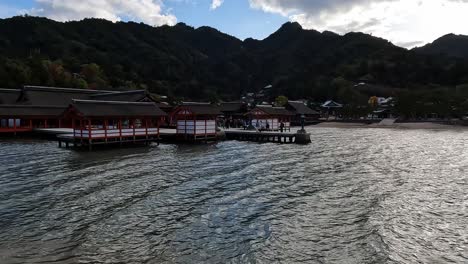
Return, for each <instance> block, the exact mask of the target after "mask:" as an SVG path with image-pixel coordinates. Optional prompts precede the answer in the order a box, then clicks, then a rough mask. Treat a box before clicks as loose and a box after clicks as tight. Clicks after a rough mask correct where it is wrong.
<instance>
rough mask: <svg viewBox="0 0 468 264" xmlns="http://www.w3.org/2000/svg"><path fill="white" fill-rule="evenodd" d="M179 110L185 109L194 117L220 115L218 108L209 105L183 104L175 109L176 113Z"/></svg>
mask: <svg viewBox="0 0 468 264" xmlns="http://www.w3.org/2000/svg"><path fill="white" fill-rule="evenodd" d="M180 109H186V110H189V111H190V112H192V113H193V114H195V115H207V116H218V115H222V114H223V113H221V111H220V110H219V107H216V106H214V105H212V104H209V103H183V104H182V105H180V106H178V107H177V108H176V113H177V112H178V111H179V110H180Z"/></svg>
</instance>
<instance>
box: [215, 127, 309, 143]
mask: <svg viewBox="0 0 468 264" xmlns="http://www.w3.org/2000/svg"><path fill="white" fill-rule="evenodd" d="M224 132H225V134H226V138H227V139H228V140H239V141H252V142H272V143H280V144H308V143H310V142H311V140H310V134H308V133H301V132H297V133H295V132H278V131H256V130H241V129H228V130H226V131H224Z"/></svg>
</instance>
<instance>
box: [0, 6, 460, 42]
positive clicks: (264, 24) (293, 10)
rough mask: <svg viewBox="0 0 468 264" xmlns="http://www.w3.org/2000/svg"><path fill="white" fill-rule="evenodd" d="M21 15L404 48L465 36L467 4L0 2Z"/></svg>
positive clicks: (0, 10) (4, 12) (5, 13)
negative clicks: (285, 30) (283, 30)
mask: <svg viewBox="0 0 468 264" xmlns="http://www.w3.org/2000/svg"><path fill="white" fill-rule="evenodd" d="M22 14H28V15H33V16H44V17H48V18H51V19H54V20H58V21H70V20H81V19H83V18H89V17H97V18H105V19H108V20H112V21H137V22H144V23H146V24H149V25H153V26H159V25H164V24H168V25H174V24H176V23H178V22H183V23H186V24H188V25H191V26H194V27H200V26H211V27H214V28H217V29H218V30H220V31H222V32H225V33H227V34H230V35H233V36H235V37H238V38H240V39H245V38H248V37H252V38H256V39H263V38H265V37H267V36H269V35H270V34H271V33H273V32H275V31H276V30H277V29H278V28H279V27H280V26H281V25H282V24H284V23H285V22H288V21H294V22H298V23H300V24H301V25H302V27H303V28H306V29H315V30H319V31H324V30H329V31H333V32H336V33H339V34H345V33H348V32H351V31H360V32H365V33H369V34H372V35H374V36H377V37H382V38H385V39H388V40H390V41H391V42H393V43H394V44H395V45H398V46H401V47H406V48H412V47H415V46H422V45H424V44H426V43H429V42H432V41H434V40H435V39H437V38H439V37H441V36H443V35H445V34H448V33H455V34H465V35H468V27H467V26H466V25H467V24H468V15H467V14H468V0H0V17H2V18H7V17H11V16H15V15H22Z"/></svg>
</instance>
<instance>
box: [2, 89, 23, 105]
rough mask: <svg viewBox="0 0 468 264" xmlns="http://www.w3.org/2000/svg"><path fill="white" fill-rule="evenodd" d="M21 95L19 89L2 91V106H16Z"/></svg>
mask: <svg viewBox="0 0 468 264" xmlns="http://www.w3.org/2000/svg"><path fill="white" fill-rule="evenodd" d="M20 93H21V90H18V89H0V104H15V103H16V101H17V100H18V98H19V96H20Z"/></svg>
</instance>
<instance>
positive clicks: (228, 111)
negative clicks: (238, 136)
mask: <svg viewBox="0 0 468 264" xmlns="http://www.w3.org/2000/svg"><path fill="white" fill-rule="evenodd" d="M219 110H220V111H221V113H223V125H224V127H226V128H231V127H235V128H239V127H243V126H244V125H245V114H246V113H247V112H248V105H247V104H246V103H243V102H224V103H220V104H219Z"/></svg>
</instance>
